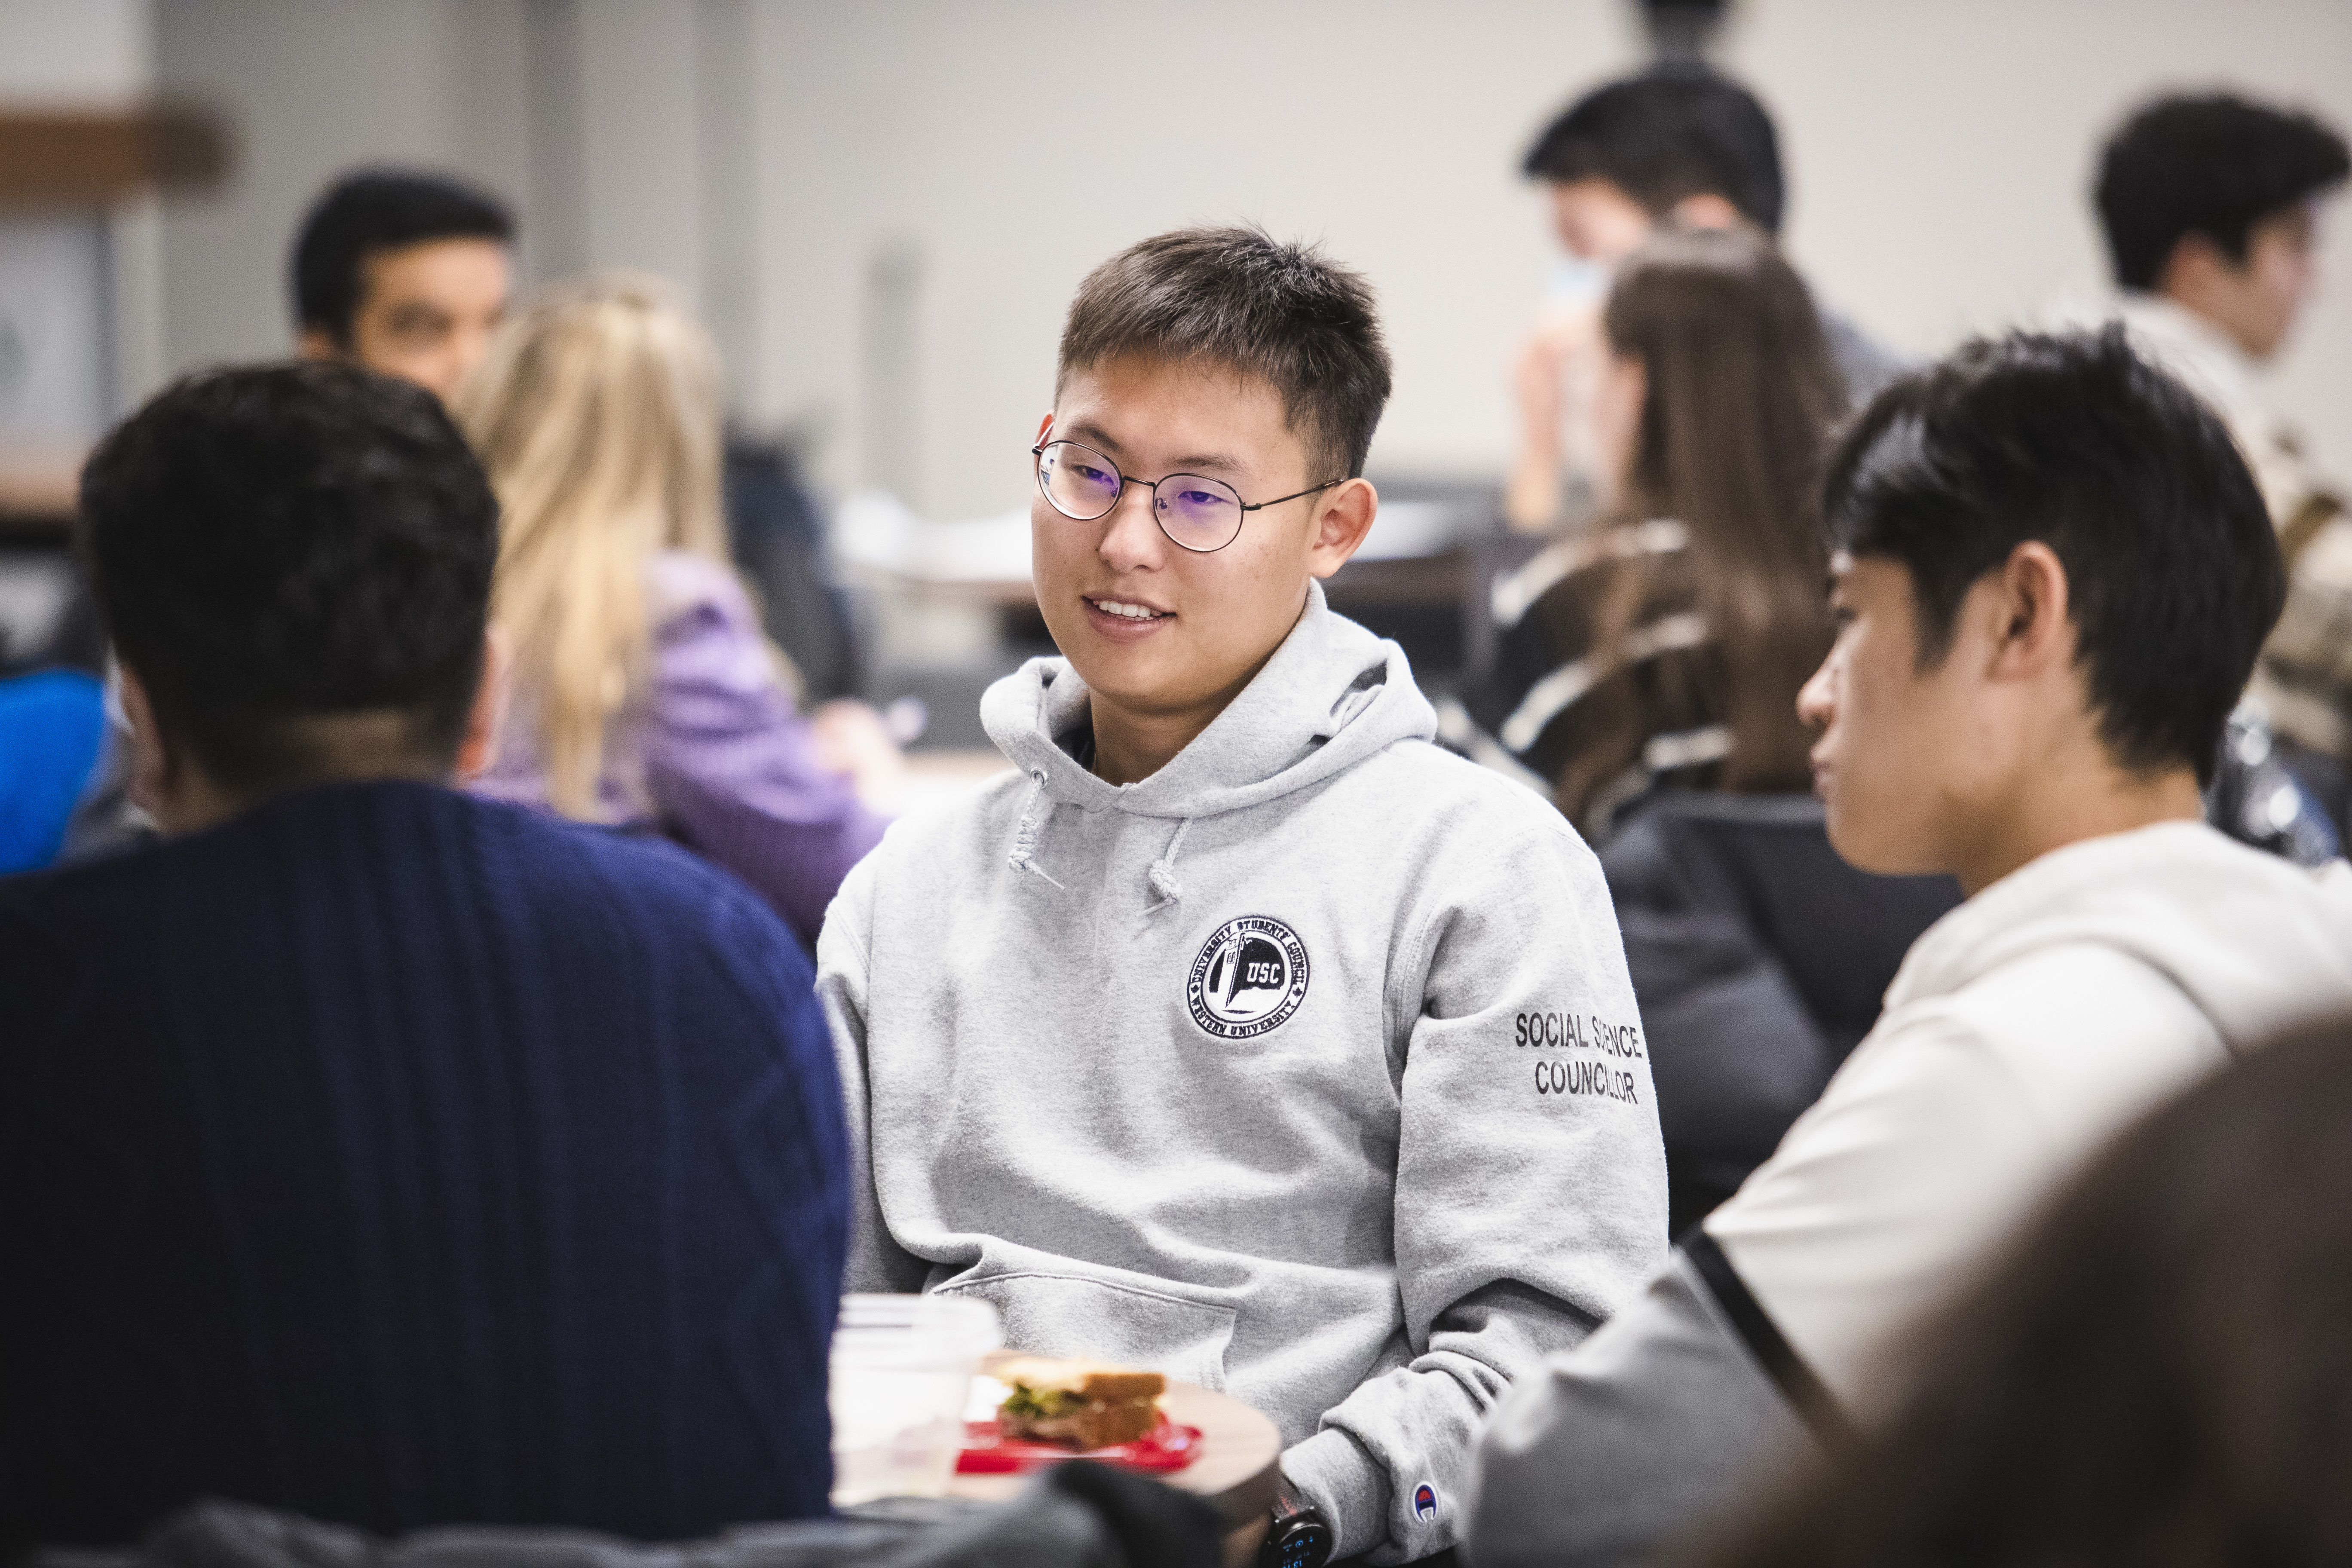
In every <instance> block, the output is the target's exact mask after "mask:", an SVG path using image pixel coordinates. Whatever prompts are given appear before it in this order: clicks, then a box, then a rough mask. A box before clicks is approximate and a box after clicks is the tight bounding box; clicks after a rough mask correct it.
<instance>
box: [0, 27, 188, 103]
mask: <svg viewBox="0 0 2352 1568" xmlns="http://www.w3.org/2000/svg"><path fill="white" fill-rule="evenodd" d="M150 8H151V7H150V0H0V102H5V103H7V104H9V105H11V106H12V107H16V108H28V107H31V106H33V105H36V104H70V105H77V106H87V105H91V104H102V105H106V106H109V107H119V106H120V105H121V104H122V103H124V102H126V101H129V100H134V99H136V98H138V97H139V96H140V95H141V94H142V93H144V92H145V91H146V90H147V88H148V85H149V84H150V82H151V81H152V79H153V76H154V27H153V25H152V22H151V20H150V17H149V11H150Z"/></svg>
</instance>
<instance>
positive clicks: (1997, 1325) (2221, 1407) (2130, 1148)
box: [1686, 1022, 2352, 1568]
mask: <svg viewBox="0 0 2352 1568" xmlns="http://www.w3.org/2000/svg"><path fill="white" fill-rule="evenodd" d="M2347 1323H2352V1025H2347V1024H2344V1023H2340V1022H2339V1023H2336V1024H2334V1025H2332V1026H2326V1027H2325V1028H2321V1029H2318V1030H2315V1031H2314V1032H2312V1033H2311V1034H2308V1035H2306V1036H2304V1037H2298V1038H2294V1039H2292V1040H2287V1041H2282V1042H2280V1043H2278V1044H2276V1045H2272V1046H2269V1047H2264V1048H2263V1049H2260V1050H2257V1051H2255V1052H2253V1053H2252V1055H2251V1056H2250V1057H2248V1058H2246V1059H2244V1060H2243V1061H2242V1062H2239V1063H2237V1064H2235V1065H2233V1066H2231V1067H2229V1068H2225V1069H2224V1070H2222V1071H2221V1073H2220V1074H2218V1075H2216V1076H2215V1077H2213V1078H2210V1079H2206V1080H2205V1081H2203V1082H2200V1083H2198V1084H2196V1085H2195V1086H2194V1087H2192V1088H2190V1089H2188V1090H2187V1091H2186V1092H2184V1093H2183V1094H2182V1095H2181V1096H2180V1097H2179V1099H2177V1100H2173V1101H2172V1102H2171V1103H2170V1104H2168V1106H2166V1107H2165V1108H2164V1109H2163V1110H2159V1111H2158V1112H2156V1113H2155V1114H2154V1115H2152V1116H2150V1117H2149V1118H2148V1119H2147V1121H2144V1122H2142V1123H2140V1124H2139V1125H2138V1126H2137V1127H2135V1128H2133V1129H2131V1130H2130V1131H2127V1132H2126V1133H2125V1134H2124V1135H2123V1136H2122V1137H2121V1138H2120V1139H2118V1140H2117V1141H2116V1143H2115V1145H2114V1146H2113V1147H2112V1148H2110V1149H2109V1150H2108V1151H2107V1152H2105V1153H2104V1154H2102V1155H2101V1156H2100V1157H2099V1158H2098V1159H2097V1160H2096V1161H2095V1162H2094V1163H2092V1164H2091V1166H2090V1167H2089V1168H2088V1169H2087V1170H2085V1171H2084V1173H2083V1174H2082V1175H2081V1177H2080V1178H2078V1179H2077V1180H2076V1181H2075V1182H2074V1183H2073V1184H2071V1185H2070V1186H2069V1187H2068V1188H2067V1189H2066V1190H2064V1191H2063V1193H2062V1194H2060V1195H2059V1196H2058V1197H2057V1198H2056V1199H2055V1200H2054V1201H2053V1203H2052V1204H2051V1205H2050V1206H2049V1208H2048V1209H2047V1211H2046V1212H2044V1213H2043V1214H2042V1215H2041V1216H2040V1217H2039V1218H2038V1219H2037V1220H2036V1221H2035V1223H2034V1224H2033V1225H2032V1226H2031V1227H2030V1228H2029V1229H2027V1230H2026V1231H2025V1232H2024V1234H2023V1235H2022V1236H2021V1237H2019V1238H2018V1240H2017V1241H2016V1242H2015V1243H2013V1244H2012V1245H2011V1247H2009V1248H2008V1249H2007V1252H2006V1254H2005V1256H2003V1257H2001V1258H2000V1259H1999V1260H1998V1261H1997V1263H1996V1264H1995V1266H1994V1267H1992V1268H1990V1269H1989V1271H1988V1272H1987V1274H1986V1276H1985V1278H1984V1279H1982V1280H1981V1281H1980V1282H1979V1283H1978V1284H1977V1285H1976V1286H1975V1287H1974V1288H1973V1289H1970V1290H1969V1291H1968V1292H1967V1293H1966V1294H1965V1295H1964V1296H1963V1297H1962V1298H1961V1299H1960V1300H1957V1301H1955V1302H1954V1303H1953V1304H1952V1305H1951V1307H1950V1308H1949V1309H1948V1310H1946V1311H1944V1312H1943V1313H1941V1314H1940V1315H1938V1316H1937V1318H1936V1320H1935V1321H1933V1322H1932V1323H1930V1324H1927V1325H1926V1326H1924V1327H1922V1328H1921V1329H1920V1330H1919V1331H1916V1332H1914V1333H1912V1334H1910V1335H1908V1336H1907V1337H1906V1340H1905V1342H1903V1343H1902V1344H1901V1345H1900V1346H1898V1347H1896V1349H1895V1352H1893V1353H1892V1354H1891V1356H1890V1362H1891V1363H1892V1368H1893V1370H1892V1371H1891V1373H1890V1375H1892V1376H1894V1377H1896V1378H1899V1379H1901V1380H1902V1381H1903V1382H1904V1383H1905V1384H1907V1388H1906V1392H1905V1394H1903V1396H1902V1397H1901V1398H1900V1400H1899V1401H1896V1402H1894V1405H1893V1408H1892V1409H1891V1410H1889V1411H1882V1412H1878V1413H1876V1415H1875V1419H1874V1420H1873V1421H1872V1422H1871V1430H1870V1431H1869V1433H1868V1435H1867V1436H1864V1437H1863V1438H1862V1439H1861V1440H1860V1441H1859V1442H1858V1443H1856V1444H1854V1445H1853V1446H1852V1447H1847V1448H1845V1449H1844V1450H1843V1451H1841V1452H1836V1453H1833V1454H1832V1456H1831V1457H1830V1461H1829V1462H1828V1463H1827V1464H1824V1465H1821V1466H1817V1467H1814V1468H1810V1469H1809V1471H1808V1473H1807V1474H1806V1475H1805V1477H1804V1478H1803V1479H1801V1481H1799V1482H1797V1483H1795V1484H1794V1485H1792V1486H1790V1487H1789V1488H1788V1489H1785V1491H1784V1492H1783V1494H1782V1495H1780V1496H1779V1497H1777V1498H1775V1499H1774V1500H1771V1501H1770V1502H1769V1504H1767V1505H1766V1506H1764V1507H1762V1508H1761V1509H1760V1510H1750V1511H1749V1512H1748V1513H1747V1514H1746V1515H1745V1517H1744V1519H1735V1520H1734V1521H1730V1522H1728V1523H1727V1525H1726V1526H1725V1527H1724V1528H1723V1529H1722V1530H1721V1531H1719V1532H1718V1535H1717V1542H1715V1544H1714V1545H1713V1546H1712V1548H1711V1549H1707V1550H1701V1551H1699V1552H1695V1553H1692V1554H1690V1555H1689V1557H1688V1558H1687V1559H1686V1561H1687V1562H1688V1563H1692V1564H1694V1565H1704V1568H1799V1565H1802V1568H1882V1565H1884V1564H1888V1563H1905V1564H1910V1565H1913V1568H1947V1565H1948V1568H1990V1565H1995V1564H2017V1565H2020V1568H2022V1565H2023V1564H2027V1563H2068V1564H2074V1565H2077V1568H2089V1565H2091V1564H2107V1563H2112V1564H2116V1568H2122V1565H2124V1564H2143V1563H2183V1564H2187V1563H2200V1564H2203V1563H2215V1564H2218V1563H2267V1564H2273V1565H2274V1568H2306V1565H2308V1568H2319V1565H2320V1564H2322V1563H2344V1562H2347V1561H2352V1487H2347V1485H2346V1484H2345V1479H2346V1478H2347V1476H2352V1418H2347V1411H2352V1340H2347V1335H2346V1332H2345V1325H2346V1324H2347Z"/></svg>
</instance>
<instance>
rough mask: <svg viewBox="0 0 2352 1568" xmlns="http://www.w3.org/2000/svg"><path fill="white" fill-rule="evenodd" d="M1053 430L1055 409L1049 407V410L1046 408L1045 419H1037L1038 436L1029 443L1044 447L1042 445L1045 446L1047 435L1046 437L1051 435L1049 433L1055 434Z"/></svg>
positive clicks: (1033, 445)
mask: <svg viewBox="0 0 2352 1568" xmlns="http://www.w3.org/2000/svg"><path fill="white" fill-rule="evenodd" d="M1053 430H1054V411H1053V410H1052V409H1050V408H1048V409H1047V410H1045V417H1044V418H1043V419H1040V420H1039V421H1037V438H1036V439H1035V440H1034V441H1032V442H1030V443H1029V444H1030V445H1031V446H1032V447H1042V446H1044V445H1045V437H1047V436H1049V435H1051V434H1053Z"/></svg>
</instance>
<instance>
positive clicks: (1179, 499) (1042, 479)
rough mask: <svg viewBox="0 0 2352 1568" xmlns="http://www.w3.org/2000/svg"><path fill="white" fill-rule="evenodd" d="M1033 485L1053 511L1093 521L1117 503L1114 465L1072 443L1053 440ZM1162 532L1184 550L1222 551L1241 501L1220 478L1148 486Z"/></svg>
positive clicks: (1174, 478) (1189, 477) (1238, 522)
mask: <svg viewBox="0 0 2352 1568" xmlns="http://www.w3.org/2000/svg"><path fill="white" fill-rule="evenodd" d="M1037 483H1038V485H1039V487H1040V488H1042V489H1044V490H1045V499H1046V500H1049V501H1051V502H1053V504H1054V510H1056V511H1059V512H1061V513H1062V514H1063V515H1064V516H1066V517H1069V518H1073V519H1076V521H1080V522H1091V521H1094V520H1095V519H1096V518H1098V517H1102V516H1104V515H1106V514H1107V513H1108V512H1109V510H1110V509H1111V508H1113V507H1115V506H1117V505H1118V494H1119V489H1120V481H1119V473H1118V464H1116V463H1114V462H1112V461H1111V460H1110V459H1109V458H1106V457H1104V456H1103V455H1102V454H1101V453H1099V452H1097V451H1095V450H1093V449H1092V448H1091V447H1081V446H1079V445H1078V444H1077V443H1076V441H1053V442H1048V443H1047V444H1046V447H1045V451H1044V452H1043V453H1041V454H1040V455H1039V456H1038V458H1037ZM1151 510H1152V515H1153V516H1154V517H1156V518H1157V519H1158V520H1159V522H1160V531H1162V532H1163V533H1165V534H1167V535H1168V537H1169V538H1170V539H1171V540H1172V541H1174V542H1176V543H1178V544H1181V545H1182V546H1183V547H1184V548H1185V549H1187V550H1202V551H1206V550H1222V549H1223V548H1224V547H1225V546H1226V545H1228V544H1231V543H1232V542H1234V535H1235V534H1237V533H1239V532H1240V531H1241V528H1242V498H1241V497H1240V496H1239V495H1237V494H1235V493H1234V489H1232V487H1231V486H1229V485H1227V484H1225V483H1224V482H1223V480H1221V479H1204V478H1202V476H1200V475H1198V474H1171V475H1169V476H1168V477H1167V478H1166V479H1161V480H1160V482H1159V483H1158V484H1157V485H1155V486H1153V487H1152V494H1151Z"/></svg>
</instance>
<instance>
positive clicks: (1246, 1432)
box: [948, 1367, 1282, 1525]
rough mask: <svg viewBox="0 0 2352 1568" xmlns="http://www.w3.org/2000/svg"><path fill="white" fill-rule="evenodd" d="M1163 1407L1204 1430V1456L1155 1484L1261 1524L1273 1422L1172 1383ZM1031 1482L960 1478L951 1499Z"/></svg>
mask: <svg viewBox="0 0 2352 1568" xmlns="http://www.w3.org/2000/svg"><path fill="white" fill-rule="evenodd" d="M983 1370H985V1367H983ZM1160 1409H1161V1410H1163V1411H1165V1412H1166V1413H1167V1415H1168V1419H1170V1420H1171V1421H1173V1422H1174V1423H1176V1425H1178V1426H1197V1427H1199V1428H1200V1429H1201V1453H1200V1457H1199V1458H1196V1459H1194V1460H1193V1461H1192V1463H1191V1464H1189V1465H1187V1466H1185V1467H1184V1468H1182V1469H1181V1470H1166V1471H1159V1470H1155V1471H1151V1472H1149V1473H1150V1476H1151V1477H1152V1479H1154V1480H1161V1481H1166V1482H1167V1483H1168V1484H1169V1485H1170V1486H1171V1487H1178V1488H1181V1489H1183V1490H1185V1491H1188V1492H1192V1493H1193V1494H1194V1495H1195V1496H1198V1497H1203V1498H1206V1499H1208V1500H1209V1501H1211V1502H1212V1503H1214V1504H1215V1505H1216V1507H1217V1510H1218V1511H1219V1512H1221V1513H1223V1515H1224V1516H1225V1518H1226V1520H1227V1521H1230V1522H1232V1523H1234V1524H1235V1525H1244V1524H1255V1523H1256V1522H1258V1521H1262V1520H1263V1519H1264V1518H1265V1514H1266V1512H1267V1511H1268V1510H1271V1509H1272V1508H1273V1507H1274V1494H1275V1489H1276V1486H1277V1485H1278V1484H1279V1480H1280V1472H1279V1466H1280V1462H1281V1459H1282V1436H1281V1434H1280V1433H1278V1432H1276V1430H1275V1427H1274V1423H1273V1422H1271V1421H1269V1420H1267V1419H1266V1418H1265V1416H1263V1415H1259V1414H1258V1413H1257V1412H1256V1411H1255V1410H1253V1409H1251V1408H1250V1407H1249V1406H1248V1405H1244V1404H1243V1403H1242V1402H1241V1401H1240V1400H1238V1399H1230V1398H1227V1397H1226V1396H1225V1395H1224V1394H1219V1393H1216V1392H1215V1391H1213V1390H1212V1389H1206V1388H1200V1387H1196V1386H1195V1385H1193V1384H1189V1383H1172V1382H1171V1384H1169V1385H1168V1392H1167V1393H1165V1394H1161V1395H1160ZM1033 1473H1034V1472H1033ZM1028 1479H1029V1477H1027V1476H1021V1475H1011V1476H963V1475H959V1476H957V1477H955V1478H953V1479H951V1480H950V1481H949V1482H948V1495H949V1496H950V1497H960V1498H972V1499H976V1500H982V1501H986V1500H993V1499H996V1498H1004V1497H1011V1496H1012V1495H1013V1493H1014V1492H1016V1491H1019V1490H1020V1489H1021V1487H1022V1485H1023V1483H1024V1482H1025V1481H1027V1480H1028Z"/></svg>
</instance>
